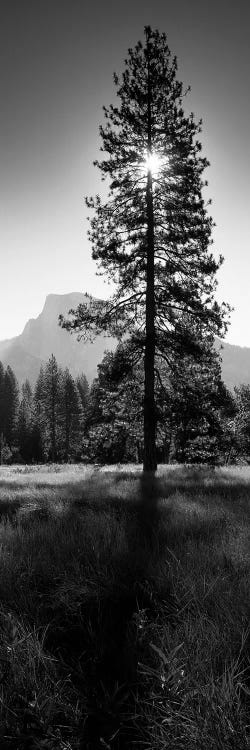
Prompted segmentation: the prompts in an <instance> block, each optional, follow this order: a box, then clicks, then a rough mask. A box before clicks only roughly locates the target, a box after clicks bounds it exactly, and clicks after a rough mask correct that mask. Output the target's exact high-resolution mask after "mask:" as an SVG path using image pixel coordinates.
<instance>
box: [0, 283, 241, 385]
mask: <svg viewBox="0 0 250 750" xmlns="http://www.w3.org/2000/svg"><path fill="white" fill-rule="evenodd" d="M86 300H87V297H86V295H84V294H83V293H81V292H73V293H71V294H49V295H48V296H47V297H46V300H45V304H44V307H43V310H42V312H41V313H40V315H38V317H37V318H35V319H31V320H29V321H28V322H27V323H26V326H25V328H24V330H23V332H22V333H21V334H20V336H16V337H15V338H13V339H7V340H5V341H1V342H0V360H1V361H2V362H3V364H4V365H5V366H6V365H8V364H9V365H10V366H11V367H12V368H13V370H14V372H15V374H16V376H17V378H18V380H19V382H20V383H22V382H23V381H24V380H25V379H26V378H29V380H30V381H31V383H34V382H35V380H36V378H37V375H38V372H39V369H40V366H41V364H43V363H44V362H46V361H47V360H48V359H49V357H50V355H51V354H52V353H53V354H54V355H55V357H56V359H57V361H58V364H59V365H61V367H68V368H69V370H70V372H71V373H72V375H73V376H74V377H75V376H76V375H78V374H79V373H81V372H84V373H85V375H86V377H87V378H88V380H89V381H92V380H93V378H94V377H95V376H96V373H97V365H98V364H99V362H101V360H102V357H103V354H104V351H105V350H106V349H114V348H115V345H116V342H115V340H114V339H111V338H108V337H105V336H98V337H97V338H96V340H95V341H94V343H89V342H88V343H84V342H83V341H81V342H78V341H77V338H76V336H75V335H70V334H69V333H68V332H67V331H65V330H63V329H62V328H60V327H59V325H58V316H59V314H60V313H62V314H64V315H65V314H67V312H68V310H69V309H70V308H75V307H77V305H78V304H79V303H80V302H85V301H86ZM220 343H221V342H220V341H219V340H217V342H216V345H217V348H219V347H220ZM221 355H222V375H223V379H224V381H225V383H226V385H227V386H228V387H229V388H231V389H232V388H233V387H234V386H235V385H239V384H240V383H250V348H248V347H241V346H234V345H232V344H227V343H224V342H223V350H222V352H221Z"/></svg>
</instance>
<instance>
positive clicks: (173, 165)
mask: <svg viewBox="0 0 250 750" xmlns="http://www.w3.org/2000/svg"><path fill="white" fill-rule="evenodd" d="M114 83H115V87H116V92H117V97H118V101H119V103H118V104H117V105H114V104H112V105H111V106H109V107H106V106H105V107H104V108H103V109H104V120H105V121H104V124H103V125H101V127H100V136H101V139H102V146H101V152H102V153H103V158H101V159H100V160H97V161H95V162H94V164H95V165H96V166H97V167H98V168H99V170H100V172H101V176H102V180H106V178H107V179H108V181H109V192H108V195H107V198H106V199H105V200H102V199H101V197H100V196H99V195H97V196H96V197H91V198H87V199H86V203H87V206H88V207H89V209H90V210H93V212H94V216H93V217H92V218H91V220H90V231H89V239H90V241H91V244H92V255H93V258H94V259H95V260H96V262H97V267H98V273H99V274H104V275H105V276H106V277H107V279H108V280H109V281H111V282H114V283H115V285H116V292H115V293H114V295H113V296H112V297H111V299H110V300H108V301H107V302H105V303H103V302H101V301H96V300H95V301H94V300H93V299H92V298H89V300H88V302H87V304H85V305H79V307H78V308H77V310H75V311H70V313H71V314H72V315H73V318H72V317H71V318H70V319H69V320H65V319H64V318H63V317H61V324H62V325H63V326H64V327H65V328H67V329H68V330H74V331H76V332H77V333H78V334H79V335H80V337H83V338H89V337H91V336H95V335H96V334H98V333H100V332H101V331H106V332H107V333H108V334H111V335H115V336H117V337H118V339H120V340H121V339H122V338H124V337H128V336H129V337H130V338H131V339H132V341H133V343H134V344H136V347H137V349H140V350H141V351H142V353H143V356H144V371H145V388H144V469H146V470H155V468H156V450H155V439H156V409H155V367H156V364H157V360H159V359H160V361H162V359H166V361H168V353H169V352H171V353H174V355H175V356H179V354H182V353H183V352H187V353H192V354H197V353H200V352H201V349H202V348H203V347H204V346H205V345H206V341H208V340H209V345H210V342H211V335H212V336H213V335H214V334H215V333H216V334H218V335H220V336H223V335H224V332H225V329H226V320H227V314H228V310H229V308H228V306H227V305H225V304H223V305H222V306H219V305H218V303H217V302H216V301H215V298H214V295H215V290H216V283H217V282H216V273H217V271H218V269H219V268H220V266H221V264H222V262H223V258H222V257H221V256H219V258H218V260H216V259H215V257H214V255H213V253H212V251H211V244H212V229H213V220H212V218H211V216H210V215H209V213H208V212H207V207H208V204H209V203H210V201H208V203H207V204H206V203H205V200H204V197H203V188H204V187H205V186H206V184H207V183H206V180H204V178H203V173H204V170H205V169H206V167H207V166H208V164H209V163H208V161H207V159H206V158H205V157H203V156H202V155H201V150H202V149H201V143H200V141H199V134H200V132H201V121H198V122H196V121H195V118H194V115H193V114H191V115H186V114H185V112H184V98H185V96H186V94H187V91H185V90H184V89H183V84H182V83H181V82H179V81H178V79H177V61H176V57H173V56H172V54H171V52H170V49H169V47H168V44H167V37H166V35H165V34H164V33H163V34H161V33H160V32H159V31H157V30H156V31H152V29H151V28H150V27H148V26H147V27H145V42H144V44H142V42H138V44H137V45H136V46H135V48H134V49H129V50H128V56H127V59H126V60H125V69H124V72H123V74H122V76H121V78H119V77H118V76H117V75H116V74H115V75H114ZM207 346H208V344H207Z"/></svg>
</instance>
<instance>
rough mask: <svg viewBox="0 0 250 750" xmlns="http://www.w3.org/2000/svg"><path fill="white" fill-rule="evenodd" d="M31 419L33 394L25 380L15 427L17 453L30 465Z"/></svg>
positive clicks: (31, 446) (31, 450)
mask: <svg viewBox="0 0 250 750" xmlns="http://www.w3.org/2000/svg"><path fill="white" fill-rule="evenodd" d="M33 417H34V413H33V393H32V388H31V385H30V382H29V380H26V381H25V383H24V384H23V385H22V389H21V401H20V406H19V414H18V426H17V441H18V446H19V451H20V454H21V456H22V458H23V460H24V461H25V462H26V463H30V461H31V460H32V458H33V444H32V443H33V441H32V430H33Z"/></svg>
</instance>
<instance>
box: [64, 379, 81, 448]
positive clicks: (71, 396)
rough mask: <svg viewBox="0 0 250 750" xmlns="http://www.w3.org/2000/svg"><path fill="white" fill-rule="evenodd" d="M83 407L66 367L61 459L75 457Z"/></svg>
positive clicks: (79, 436)
mask: <svg viewBox="0 0 250 750" xmlns="http://www.w3.org/2000/svg"><path fill="white" fill-rule="evenodd" d="M82 422H83V409H82V404H81V399H80V394H79V390H78V388H77V385H76V383H75V381H74V379H73V377H72V375H71V374H70V372H69V370H68V368H67V369H66V370H65V371H64V372H63V385H62V403H61V430H62V432H61V434H62V445H63V459H64V461H69V459H70V458H75V457H76V455H77V453H78V454H79V449H80V446H81V434H82Z"/></svg>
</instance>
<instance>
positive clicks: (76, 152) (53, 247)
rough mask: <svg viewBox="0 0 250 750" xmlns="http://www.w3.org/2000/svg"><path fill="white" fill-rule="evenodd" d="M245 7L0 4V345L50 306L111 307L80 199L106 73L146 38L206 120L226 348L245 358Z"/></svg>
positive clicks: (248, 268) (249, 195) (88, 183)
mask: <svg viewBox="0 0 250 750" xmlns="http://www.w3.org/2000/svg"><path fill="white" fill-rule="evenodd" d="M249 22H250V4H249V2H248V0H238V2H230V0H210V2H209V3H208V2H207V0H206V1H204V0H161V1H160V0H154V1H153V2H152V0H150V2H148V0H126V2H119V0H117V1H116V2H112V1H111V0H105V3H101V2H96V0H92V1H91V2H88V3H86V2H84V0H22V2H20V0H2V2H1V26H0V71H1V72H0V101H1V118H0V340H3V339H5V338H10V337H12V336H15V335H18V334H19V333H21V331H22V329H23V327H24V325H25V323H26V322H27V320H28V319H29V318H32V317H37V315H38V314H39V313H40V312H41V310H42V307H43V305H44V301H45V297H46V295H47V294H49V293H57V294H63V293H67V292H73V291H76V292H80V291H82V292H85V291H88V292H89V293H91V294H93V295H95V296H99V297H101V296H103V297H105V298H106V297H108V296H109V294H110V288H109V286H108V285H107V283H105V282H104V280H103V279H102V278H100V277H98V276H96V273H95V272H96V265H95V262H94V261H93V260H92V258H91V246H90V243H89V241H88V239H87V228H88V227H87V221H86V214H87V209H86V208H85V204H84V197H85V196H86V195H91V194H96V193H98V192H99V193H100V194H101V193H102V189H103V187H102V183H101V181H100V173H99V171H98V169H97V168H94V167H93V160H94V159H96V158H98V155H99V148H100V145H101V141H100V138H99V132H98V131H99V125H100V124H101V122H102V121H103V116H102V106H103V105H108V104H109V103H110V102H111V101H112V100H113V98H114V91H115V89H114V85H113V72H114V71H117V72H118V73H119V72H121V71H122V70H123V69H124V59H125V57H126V53H127V49H128V47H133V46H134V45H135V44H136V42H137V41H138V40H139V39H143V29H144V26H145V25H151V26H152V28H153V29H155V28H158V29H159V30H160V31H161V32H162V31H164V32H166V34H167V38H168V44H169V47H170V49H171V51H172V53H173V54H175V55H177V59H178V78H179V79H180V80H182V81H183V83H184V85H185V86H187V85H189V84H190V85H191V94H190V95H189V96H188V97H187V100H186V108H187V111H193V112H194V113H195V116H196V118H197V119H199V118H200V117H202V119H203V132H202V136H201V141H202V145H203V155H204V156H206V157H207V158H208V159H209V161H210V163H211V166H210V168H209V169H208V170H207V172H206V178H207V180H208V183H209V187H208V191H207V197H211V198H212V201H213V203H212V207H211V213H212V216H213V218H214V220H215V222H216V228H215V230H214V233H213V238H214V251H215V254H217V253H222V255H223V256H224V258H225V262H224V264H223V267H222V269H221V270H220V272H219V274H218V281H219V287H218V299H219V301H222V300H225V301H226V302H229V303H230V304H231V305H233V307H234V308H235V310H234V312H233V313H232V316H231V321H232V322H231V326H230V328H229V332H228V334H227V339H226V340H227V341H229V342H231V343H234V344H240V345H241V346H250V252H249V250H250V247H249V214H250V180H249V172H250V138H249V123H250V96H249V79H250V47H249Z"/></svg>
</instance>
